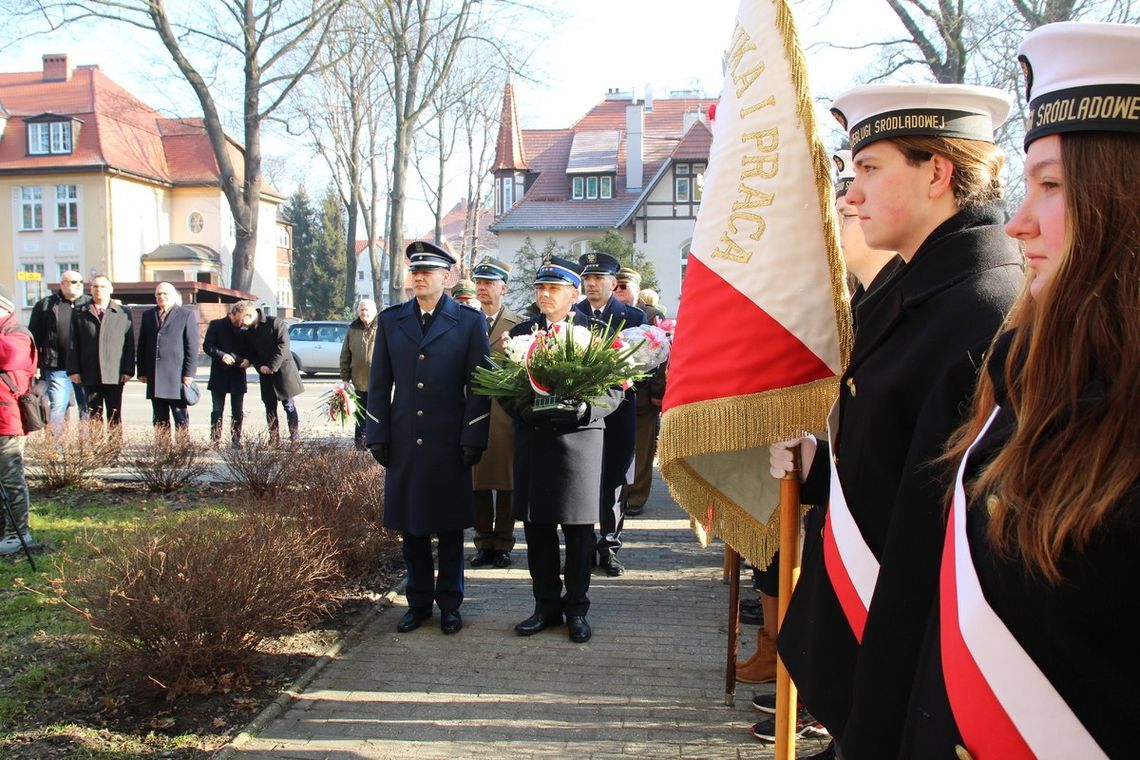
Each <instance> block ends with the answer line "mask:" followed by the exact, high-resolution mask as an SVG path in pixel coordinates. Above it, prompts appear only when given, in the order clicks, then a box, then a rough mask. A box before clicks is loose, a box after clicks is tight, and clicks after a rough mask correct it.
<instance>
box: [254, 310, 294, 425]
mask: <svg viewBox="0 0 1140 760" xmlns="http://www.w3.org/2000/svg"><path fill="white" fill-rule="evenodd" d="M255 314H256V316H255V318H254V319H253V320H252V322H250V324H249V329H248V330H247V331H246V354H245V356H246V358H248V359H249V362H250V365H251V366H253V367H254V368H255V369H256V370H257V375H258V380H260V381H261V403H263V404H264V405H265V421H266V423H267V424H268V425H269V438H270V441H271V442H272V443H273V444H275V445H276V444H277V443H279V442H280V440H281V433H280V423H279V422H278V420H277V402H278V401H280V402H281V408H283V409H284V410H285V420H286V422H287V423H288V425H289V440H291V441H298V440H300V439H301V420H300V417H299V416H298V414H297V404H296V403H294V401H293V399H294V398H296V397H297V396H300V395H301V394H302V393H304V392H305V384H304V383H302V382H301V373H300V372H298V371H297V363H296V362H294V361H293V353H292V352H291V351H290V350H289V325H287V324H285V323H284V322H282V321H281V320H280V319H278V318H277V317H270V316H266V315H265V314H262V312H261V309H257V310H256V312H255Z"/></svg>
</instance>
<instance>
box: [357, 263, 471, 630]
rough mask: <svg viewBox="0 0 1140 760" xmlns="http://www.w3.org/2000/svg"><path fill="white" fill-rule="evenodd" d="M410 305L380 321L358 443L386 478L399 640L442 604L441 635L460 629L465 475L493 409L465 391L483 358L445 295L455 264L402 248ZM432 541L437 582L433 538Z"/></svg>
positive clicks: (467, 514) (467, 512) (466, 317)
mask: <svg viewBox="0 0 1140 760" xmlns="http://www.w3.org/2000/svg"><path fill="white" fill-rule="evenodd" d="M406 253H407V256H408V260H409V264H408V271H409V276H410V279H411V283H412V289H413V290H414V292H415V294H416V297H415V299H414V300H411V301H408V302H406V303H402V304H399V305H397V306H392V307H389V308H387V309H385V310H384V311H382V312H380V315H379V316H378V317H377V326H376V342H375V344H374V345H373V348H372V373H371V375H370V376H369V379H368V411H367V414H368V423H367V425H366V429H365V442H366V444H367V445H368V448H369V450H370V451H371V452H372V456H373V457H375V459H376V461H377V462H379V463H380V464H381V465H383V466H384V467H385V468H386V472H385V473H384V527H386V528H391V529H393V530H398V531H400V532H401V535H402V537H403V542H404V563H405V565H406V566H407V571H408V585H407V598H408V611H407V613H406V614H405V615H404V617H403V618H402V619H401V620H400V622H399V623H398V624H397V626H396V630H397V631H399V632H400V633H406V632H408V631H412V630H414V629H416V628H418V627H419V626H420V625H421V624H422V623H423V622H424V621H425V620H427V619H428V618H430V617H431V615H432V607H433V604H434V605H439V609H440V613H441V614H440V628H441V630H442V631H443V632H444V633H448V634H451V633H456V632H458V631H459V630H460V629H461V628H462V627H463V619H462V617H461V616H460V614H459V605H460V604H461V603H462V602H463V530H464V528H468V527H471V525H473V524H474V506H473V497H472V490H471V468H472V467H473V466H474V465H475V464H477V463H478V462H479V460H480V459H481V458H482V456H483V451H484V450H485V449H486V448H487V432H488V429H489V426H490V422H489V418H490V416H491V415H490V402H489V400H488V399H487V397H486V396H479V395H476V394H475V393H473V392H472V390H471V378H472V376H473V375H474V373H475V368H476V367H478V366H479V365H481V364H483V363H484V361H485V360H486V358H487V354H488V353H489V347H488V345H487V327H486V321H485V320H484V318H483V315H482V314H481V313H480V312H478V311H476V310H474V309H470V308H465V307H462V306H460V305H459V304H458V303H457V302H456V301H454V300H453V299H451V298H449V297H448V296H447V295H446V294H445V293H444V292H443V283H444V280H445V279H446V277H447V271H448V270H449V269H450V268H451V266H452V265H453V264H455V258H454V257H453V256H452V255H451V254H450V253H448V252H446V251H444V250H443V249H441V248H439V247H438V246H435V245H433V244H431V243H427V242H424V241H416V242H413V243H411V244H410V245H409V246H408V248H407V251H406ZM432 535H435V536H437V537H438V540H439V549H438V555H439V574H438V576H437V575H436V573H435V564H434V560H433V558H432V550H431V537H432Z"/></svg>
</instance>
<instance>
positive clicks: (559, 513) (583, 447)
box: [504, 311, 624, 525]
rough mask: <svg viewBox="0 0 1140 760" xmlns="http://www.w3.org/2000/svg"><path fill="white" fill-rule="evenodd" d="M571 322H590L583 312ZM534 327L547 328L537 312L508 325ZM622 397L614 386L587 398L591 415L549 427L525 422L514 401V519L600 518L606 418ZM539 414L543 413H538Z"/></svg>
mask: <svg viewBox="0 0 1140 760" xmlns="http://www.w3.org/2000/svg"><path fill="white" fill-rule="evenodd" d="M570 314H571V315H572V316H573V319H574V324H576V325H581V326H583V327H588V326H589V324H590V320H589V318H588V317H587V316H585V315H584V314H580V313H577V312H573V311H572V312H570ZM535 327H540V328H542V329H545V328H546V318H545V317H543V316H538V317H535V318H533V319H530V320H528V321H526V322H523V323H522V324H521V325H518V326H516V327H514V328H513V329H511V332H510V334H511V335H512V336H515V335H526V334H527V333H530V332H532V331H533V330H534V328H535ZM623 399H624V394H623V393H622V391H621V390H620V389H618V388H614V389H611V390H610V392H609V393H608V394H607V395H606V396H605V397H602V398H595V399H591V400H590V419H589V420H588V421H587V422H584V423H581V424H579V425H576V426H573V427H570V426H557V427H554V426H551V425H549V424H545V423H531V424H527V423H524V422H523V420H522V418H521V417H520V416H519V414H518V410H517V409H515V408H514V405H513V404H511V403H510V402H508V403H507V404H504V407H506V408H508V409H509V410H510V411H511V412H512V414H513V415H514V418H515V492H514V501H513V502H512V510H513V511H514V516H515V519H516V520H526V521H527V522H533V523H562V524H566V525H593V524H595V523H596V522H598V494H599V492H600V489H601V487H602V448H603V446H604V443H605V433H606V431H605V418H606V417H607V416H608V415H610V414H611V413H613V412H614V411H615V410H616V409H617V408H618V405H619V404H620V403H621V402H622V400H623ZM540 419H541V418H540Z"/></svg>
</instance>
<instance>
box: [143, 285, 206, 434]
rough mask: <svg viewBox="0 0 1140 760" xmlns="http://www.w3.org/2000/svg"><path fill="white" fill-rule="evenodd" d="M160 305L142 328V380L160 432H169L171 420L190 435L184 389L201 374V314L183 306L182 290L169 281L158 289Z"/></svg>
mask: <svg viewBox="0 0 1140 760" xmlns="http://www.w3.org/2000/svg"><path fill="white" fill-rule="evenodd" d="M154 300H155V301H156V302H157V304H158V305H157V306H156V307H155V308H153V309H148V310H147V311H146V312H144V313H143V316H142V324H141V325H140V326H139V339H138V351H137V359H138V371H139V380H140V381H142V382H144V383H146V397H147V398H148V399H150V400H151V402H150V403H151V409H152V412H153V416H152V419H153V422H154V426H155V428H156V430H158V431H159V433H165V432H169V430H170V419H171V418H172V417H173V418H174V427H175V428H177V429H178V430H179V431H181V432H184V433H185V432H189V429H190V414H189V412H188V411H187V405H186V397H185V396H184V391H183V386H186V385H189V384H190V383H191V382H192V381H193V380H194V374H195V373H196V372H197V371H198V349H199V347H200V346H199V341H198V315H197V313H196V312H195V311H194V310H193V309H189V308H187V307H185V306H182V305H181V304H182V299H181V298H180V297H179V295H178V291H176V290H175V289H174V286H173V285H171V284H170V283H169V282H160V283H159V284H158V286H157V287H156V288H155V290H154Z"/></svg>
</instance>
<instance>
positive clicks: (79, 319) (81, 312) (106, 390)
mask: <svg viewBox="0 0 1140 760" xmlns="http://www.w3.org/2000/svg"><path fill="white" fill-rule="evenodd" d="M112 293H114V286H113V285H112V283H111V280H110V279H108V278H107V277H106V276H104V275H97V276H96V277H94V278H93V279H92V280H91V295H92V300H91V302H90V303H86V304H81V305H78V306H75V307H74V308H73V309H72V312H71V335H70V338H69V341H68V347H67V374H68V376H69V377H70V378H71V382H73V383H75V384H77V385H81V386H82V387H83V389H84V391H85V393H86V395H87V407H88V413H89V415H90V417H91V418H92V419H95V420H101V419H102V417H103V409H104V407H106V410H107V423H108V424H109V425H111V426H114V427H118V426H119V425H120V417H121V410H122V406H123V385H124V384H125V383H126V382H127V381H128V380H130V379H131V378H132V377H134V374H135V329H134V324H133V323H132V322H131V310H130V309H129V308H127V307H126V306H124V305H123V304H121V303H119V302H118V301H112V300H111V294H112Z"/></svg>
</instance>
